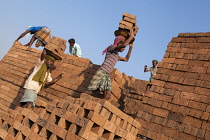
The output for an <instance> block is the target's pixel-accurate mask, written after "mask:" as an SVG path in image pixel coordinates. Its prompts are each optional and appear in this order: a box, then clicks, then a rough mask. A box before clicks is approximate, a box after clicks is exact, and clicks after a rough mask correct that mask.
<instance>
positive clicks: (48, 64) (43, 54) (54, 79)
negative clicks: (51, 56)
mask: <svg viewBox="0 0 210 140" xmlns="http://www.w3.org/2000/svg"><path fill="white" fill-rule="evenodd" d="M46 54H47V53H46V50H45V49H44V50H43V51H42V54H41V56H40V59H41V61H43V60H44V59H45V56H46ZM45 62H46V65H47V69H48V70H49V69H51V67H52V66H53V65H54V62H53V61H51V60H45ZM62 76H63V73H62V74H60V75H58V76H57V77H56V78H53V80H52V81H51V82H49V85H52V84H54V83H56V82H57V81H58V80H60V79H61V78H62ZM32 104H33V103H32V102H22V103H20V106H21V107H23V108H28V107H31V106H32Z"/></svg>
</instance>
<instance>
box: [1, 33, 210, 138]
mask: <svg viewBox="0 0 210 140" xmlns="http://www.w3.org/2000/svg"><path fill="white" fill-rule="evenodd" d="M209 44H210V33H209V32H208V33H180V34H179V35H178V37H174V38H173V39H172V40H171V42H170V43H169V44H168V48H167V50H166V53H165V55H164V58H163V59H162V61H161V62H160V63H159V66H158V71H157V75H156V77H155V79H154V81H153V83H152V84H153V85H152V87H151V89H150V90H149V91H145V90H146V81H143V80H138V79H135V78H134V77H131V76H127V75H126V74H121V73H120V72H119V71H118V70H116V69H115V70H114V71H113V73H112V74H111V80H112V84H113V91H112V98H111V100H109V102H107V101H106V102H104V101H102V100H100V99H98V98H94V97H92V96H88V95H85V94H81V93H83V92H84V91H85V90H86V88H87V86H88V84H89V82H90V80H91V78H92V77H93V75H94V74H95V72H96V71H97V69H98V68H99V67H100V66H98V65H94V64H92V63H91V62H90V60H88V59H85V58H78V57H73V56H70V55H67V54H64V55H63V59H62V61H56V63H55V65H56V67H57V68H56V70H54V71H53V72H52V76H53V77H56V76H57V75H59V74H60V73H64V77H63V78H62V79H61V80H59V81H58V82H57V83H56V84H54V85H52V86H50V87H48V88H46V89H44V90H42V91H41V92H40V93H39V96H38V100H37V102H36V104H37V107H35V108H33V109H32V110H29V109H20V108H16V110H11V109H14V108H15V106H17V104H18V101H19V100H20V98H21V96H22V95H23V93H24V89H23V85H24V83H25V80H26V79H27V77H28V76H29V74H30V73H31V71H32V69H33V67H34V66H35V64H36V62H37V60H38V58H39V57H40V54H41V51H40V50H36V49H32V50H31V51H27V50H26V47H24V46H23V45H21V44H19V43H18V42H16V43H15V44H14V45H13V47H12V48H11V49H10V50H9V52H8V53H7V54H6V55H5V57H4V58H3V59H2V60H1V62H0V114H1V117H0V126H1V128H0V129H1V130H0V138H1V139H14V138H16V139H26V138H29V136H34V137H37V138H38V139H65V138H67V137H71V138H73V139H96V138H97V139H131V138H134V139H135V138H136V134H137V133H138V136H144V137H147V138H150V139H154V140H155V139H158V140H159V139H192V140H194V139H210V129H209V128H210V123H209V121H210V104H209V100H210V97H209V93H210V86H209V85H210V81H209V75H210V47H209V46H210V45H209ZM26 58H27V59H26ZM62 99H63V100H62ZM64 99H65V100H64ZM110 103H112V104H114V103H118V104H119V106H118V107H119V108H120V110H121V111H120V110H119V108H116V107H115V106H113V105H111V104H110ZM114 105H116V104H114ZM99 108H100V109H99ZM8 110H9V112H8ZM27 112H28V114H27ZM123 112H124V113H123ZM29 114H33V115H32V116H35V117H34V118H33V117H32V116H30V115H29ZM34 114H36V115H34ZM126 114H127V115H126ZM128 114H129V115H130V116H128ZM17 116H19V117H17ZM68 116H70V117H68ZM131 116H132V117H135V119H133V118H131ZM37 117H38V118H37ZM95 118H97V119H98V118H100V119H101V121H100V122H99V121H98V120H97V119H95ZM114 118H115V119H114ZM117 118H118V119H117ZM72 119H73V120H72ZM74 119H75V120H74ZM114 120H115V121H114ZM119 120H120V121H119ZM137 121H138V122H137ZM102 122H104V123H103V124H102ZM139 123H140V124H141V125H140V124H139ZM107 125H108V126H107ZM130 126H132V127H131V128H130ZM120 128H121V129H120ZM56 129H59V130H60V131H56ZM137 130H138V131H137ZM89 133H90V134H89ZM137 139H139V138H137Z"/></svg>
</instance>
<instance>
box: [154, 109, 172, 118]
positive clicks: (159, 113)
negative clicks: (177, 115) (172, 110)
mask: <svg viewBox="0 0 210 140" xmlns="http://www.w3.org/2000/svg"><path fill="white" fill-rule="evenodd" d="M168 113H169V112H168V111H167V110H163V109H158V108H156V109H154V112H153V114H154V115H157V116H160V117H165V118H167V117H168Z"/></svg>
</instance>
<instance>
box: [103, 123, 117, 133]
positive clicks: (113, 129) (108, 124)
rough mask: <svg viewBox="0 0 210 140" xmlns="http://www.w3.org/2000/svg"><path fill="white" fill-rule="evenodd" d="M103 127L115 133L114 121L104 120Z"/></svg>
mask: <svg viewBox="0 0 210 140" xmlns="http://www.w3.org/2000/svg"><path fill="white" fill-rule="evenodd" d="M103 128H104V129H106V130H108V131H110V132H112V133H115V131H116V129H117V126H116V125H115V124H114V123H112V122H110V121H108V120H106V122H105V124H104V126H103Z"/></svg>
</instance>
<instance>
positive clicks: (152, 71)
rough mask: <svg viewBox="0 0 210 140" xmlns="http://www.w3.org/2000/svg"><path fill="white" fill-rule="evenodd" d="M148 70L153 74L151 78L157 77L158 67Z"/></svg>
mask: <svg viewBox="0 0 210 140" xmlns="http://www.w3.org/2000/svg"><path fill="white" fill-rule="evenodd" d="M147 70H149V71H150V72H151V76H150V77H151V78H154V77H155V75H156V72H157V66H156V67H154V68H153V67H150V68H149V69H147Z"/></svg>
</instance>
